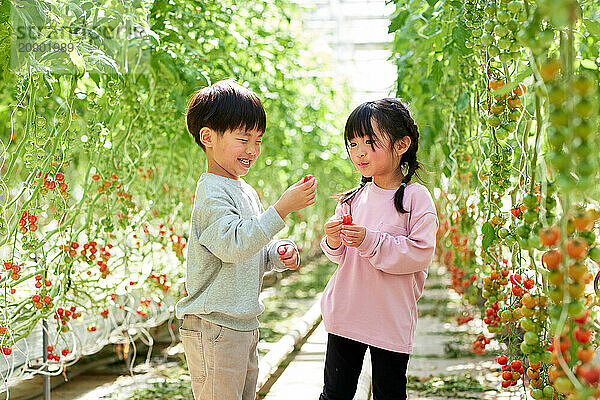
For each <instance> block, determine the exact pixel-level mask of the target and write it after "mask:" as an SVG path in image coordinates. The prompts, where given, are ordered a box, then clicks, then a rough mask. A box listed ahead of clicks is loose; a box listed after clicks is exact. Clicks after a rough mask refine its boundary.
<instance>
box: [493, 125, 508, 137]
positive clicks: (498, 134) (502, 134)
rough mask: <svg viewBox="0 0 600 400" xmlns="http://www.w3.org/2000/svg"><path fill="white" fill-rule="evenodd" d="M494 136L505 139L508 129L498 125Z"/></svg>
mask: <svg viewBox="0 0 600 400" xmlns="http://www.w3.org/2000/svg"><path fill="white" fill-rule="evenodd" d="M496 138H497V139H498V140H506V139H507V138H508V130H506V128H505V127H504V126H500V127H498V129H496Z"/></svg>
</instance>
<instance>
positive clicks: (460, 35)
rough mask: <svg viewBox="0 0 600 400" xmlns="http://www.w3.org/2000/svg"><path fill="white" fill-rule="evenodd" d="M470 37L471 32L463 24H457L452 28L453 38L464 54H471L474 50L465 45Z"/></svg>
mask: <svg viewBox="0 0 600 400" xmlns="http://www.w3.org/2000/svg"><path fill="white" fill-rule="evenodd" d="M468 37H469V32H468V31H467V29H465V27H463V26H462V25H457V26H455V27H454V29H452V39H453V40H454V43H456V46H457V47H458V48H459V49H460V51H461V53H463V54H470V53H471V52H472V51H471V50H470V49H467V47H466V46H465V42H466V41H467V38H468Z"/></svg>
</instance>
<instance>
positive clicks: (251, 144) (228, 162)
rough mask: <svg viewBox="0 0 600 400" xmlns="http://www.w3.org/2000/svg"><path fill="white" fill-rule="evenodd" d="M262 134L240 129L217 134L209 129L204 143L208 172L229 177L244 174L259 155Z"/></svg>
mask: <svg viewBox="0 0 600 400" xmlns="http://www.w3.org/2000/svg"><path fill="white" fill-rule="evenodd" d="M262 136H263V133H262V132H259V131H245V130H241V129H236V130H233V131H231V130H228V131H225V133H223V134H222V135H219V134H217V132H215V131H213V130H212V129H211V130H210V141H209V142H205V143H204V145H205V146H206V156H207V159H208V172H211V173H213V174H216V175H221V176H224V177H227V178H231V179H239V177H240V176H244V175H246V174H247V173H248V171H249V170H250V167H251V166H252V164H254V162H255V161H256V159H257V158H258V156H259V155H260V144H261V141H262Z"/></svg>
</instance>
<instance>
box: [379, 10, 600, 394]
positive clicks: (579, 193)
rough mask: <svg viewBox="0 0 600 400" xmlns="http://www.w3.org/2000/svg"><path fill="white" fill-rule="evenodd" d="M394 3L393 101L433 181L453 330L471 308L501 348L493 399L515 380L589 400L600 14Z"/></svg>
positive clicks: (594, 317)
mask: <svg viewBox="0 0 600 400" xmlns="http://www.w3.org/2000/svg"><path fill="white" fill-rule="evenodd" d="M395 4H396V12H395V13H394V14H393V16H392V19H391V23H390V31H392V32H395V39H394V51H395V55H396V56H395V60H394V61H395V62H396V65H397V67H398V81H397V95H398V96H399V97H402V98H405V99H407V100H408V101H410V103H411V110H412V111H413V113H414V114H415V115H416V119H417V121H419V126H420V130H421V133H422V143H420V145H421V148H422V149H424V151H423V152H422V153H421V154H420V157H421V158H422V159H424V160H427V161H428V164H427V165H428V166H430V168H431V169H432V170H433V174H432V181H433V182H431V187H432V189H433V190H434V193H436V196H435V197H436V200H437V207H438V214H439V215H440V229H439V231H438V246H437V250H436V254H437V259H438V261H439V262H440V264H441V265H443V266H444V267H445V268H446V269H447V271H448V274H449V278H450V281H451V288H452V289H453V290H455V291H456V292H457V293H459V294H460V295H462V296H463V297H464V299H465V306H464V307H465V308H464V309H463V310H460V311H459V317H458V318H462V315H464V314H470V313H472V312H473V311H472V310H473V306H475V307H476V308H478V309H479V312H480V313H481V314H480V315H481V317H482V319H483V322H484V324H485V326H486V331H487V333H489V334H491V335H494V336H495V337H496V338H497V339H498V340H502V341H504V342H505V344H506V351H505V352H503V354H501V355H498V357H497V358H496V360H497V362H498V367H499V368H501V372H502V377H503V382H502V387H505V388H508V387H510V386H513V385H515V384H516V382H517V381H520V379H523V382H525V383H526V385H527V386H528V387H529V392H530V395H531V397H533V398H535V399H541V398H544V399H553V398H554V399H556V398H567V397H568V398H569V399H584V398H585V399H587V398H598V397H600V389H599V388H598V375H597V371H598V366H597V365H596V364H595V363H594V361H593V353H594V349H595V347H596V346H597V344H598V343H599V342H598V341H597V339H596V336H597V335H595V332H596V331H597V329H598V326H600V324H599V323H598V322H599V321H600V318H599V316H598V305H599V301H598V295H600V291H598V282H599V281H600V279H598V278H596V279H595V280H596V282H595V287H594V285H593V283H594V278H595V276H596V277H597V276H598V270H599V266H598V264H597V263H598V259H599V258H600V257H599V256H600V250H598V245H597V239H596V237H597V234H598V230H597V227H598V212H599V210H600V204H599V203H598V200H597V199H598V198H599V195H600V192H599V187H598V185H595V184H594V183H593V182H597V181H598V168H599V166H600V165H599V164H600V157H599V156H598V155H599V154H600V151H599V150H600V146H599V145H600V142H599V139H600V138H599V135H598V122H599V118H598V116H599V101H598V97H599V89H598V80H599V78H600V72H599V71H600V68H599V65H598V56H599V55H600V45H599V43H600V25H598V23H597V19H598V15H599V13H600V7H599V6H598V4H596V3H593V4H592V3H591V2H585V1H576V0H565V1H561V2H551V1H542V0H539V1H538V0H536V1H531V0H525V1H520V0H516V1H479V0H466V1H463V2H453V1H438V2H428V1H408V0H396V1H395ZM409 53H410V57H407V56H405V55H406V54H409ZM438 166H439V168H437V169H436V167H438ZM472 276H475V277H476V279H475V280H471V279H470V277H472ZM584 310H585V312H584ZM457 321H458V322H459V323H462V319H460V320H459V319H457ZM579 321H581V322H579ZM487 333H486V332H482V334H486V335H487ZM484 348H485V346H482V345H481V340H476V343H475V344H474V348H473V349H474V351H476V352H480V351H482V350H484ZM517 362H519V363H520V365H521V367H522V368H523V370H524V371H526V374H524V373H523V372H524V371H521V370H520V368H519V369H517V370H516V371H515V368H513V367H512V366H513V363H514V365H515V366H516V365H517Z"/></svg>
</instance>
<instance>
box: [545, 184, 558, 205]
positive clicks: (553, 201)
mask: <svg viewBox="0 0 600 400" xmlns="http://www.w3.org/2000/svg"><path fill="white" fill-rule="evenodd" d="M547 188H548V189H547V190H549V188H550V185H548V186H547ZM555 207H556V199H555V198H554V197H552V196H548V197H546V210H554V208H555Z"/></svg>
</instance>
